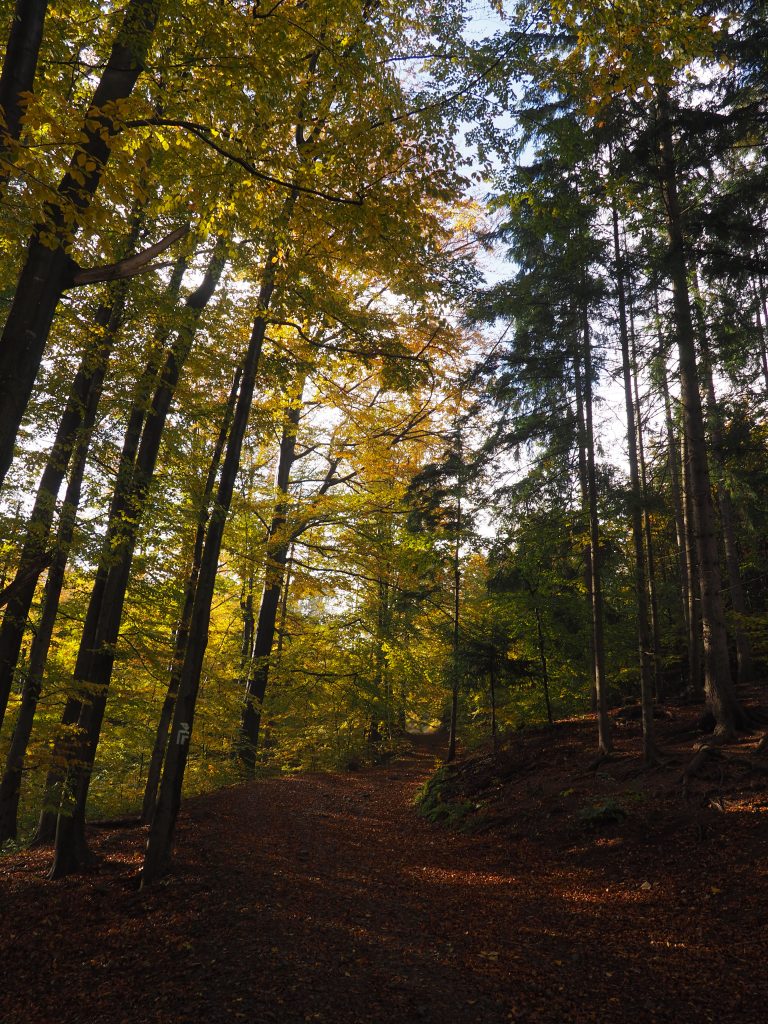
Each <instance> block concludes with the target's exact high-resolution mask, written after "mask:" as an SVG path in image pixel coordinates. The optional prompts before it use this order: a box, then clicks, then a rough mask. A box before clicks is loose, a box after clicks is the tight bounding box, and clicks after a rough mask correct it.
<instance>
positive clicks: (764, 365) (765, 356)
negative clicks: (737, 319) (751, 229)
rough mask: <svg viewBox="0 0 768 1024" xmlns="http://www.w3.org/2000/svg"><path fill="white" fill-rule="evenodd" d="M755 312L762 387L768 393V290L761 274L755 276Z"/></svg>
mask: <svg viewBox="0 0 768 1024" xmlns="http://www.w3.org/2000/svg"><path fill="white" fill-rule="evenodd" d="M761 311H762V315H761ZM755 312H756V317H757V333H758V337H759V339H760V369H761V370H762V372H763V388H764V390H765V393H766V395H768V349H766V337H767V336H768V291H767V290H766V287H765V280H764V279H763V275H762V274H758V276H757V289H756V294H755Z"/></svg>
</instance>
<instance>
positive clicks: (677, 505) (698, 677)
mask: <svg viewBox="0 0 768 1024" xmlns="http://www.w3.org/2000/svg"><path fill="white" fill-rule="evenodd" d="M657 318H658V301H657ZM659 344H660V349H659V369H660V375H659V384H660V386H661V391H662V396H663V399H664V422H665V426H666V433H667V460H668V464H669V475H670V480H671V484H672V511H673V514H674V520H675V537H676V541H677V553H678V560H679V571H680V591H681V599H682V609H683V622H684V624H685V631H686V644H687V648H688V691H689V693H690V694H691V695H692V696H695V697H698V696H699V695H702V694H703V677H702V669H701V616H700V613H699V607H700V606H699V598H698V593H699V585H698V577H697V574H696V559H695V557H694V553H693V535H692V532H691V529H690V526H691V524H690V515H689V511H688V501H687V494H688V488H687V486H686V485H685V466H686V464H687V462H686V459H685V453H684V438H682V439H681V443H680V445H678V443H677V440H676V438H675V428H674V422H673V419H672V402H671V399H670V395H669V384H668V382H667V367H666V359H665V356H664V349H663V345H662V342H661V339H660V341H659ZM678 452H680V454H681V455H682V458H681V459H680V458H679V457H678ZM681 467H682V476H683V479H682V480H681Z"/></svg>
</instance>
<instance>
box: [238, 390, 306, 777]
mask: <svg viewBox="0 0 768 1024" xmlns="http://www.w3.org/2000/svg"><path fill="white" fill-rule="evenodd" d="M301 383H302V388H303V379H302V382H301ZM300 416H301V394H299V399H298V401H297V402H296V403H295V404H293V405H291V407H290V408H289V409H288V410H287V412H286V414H285V419H284V421H283V432H282V437H281V439H280V455H279V458H278V462H277V479H276V481H275V489H276V491H277V501H276V503H275V508H274V512H273V514H272V521H271V522H270V524H269V532H268V534H267V550H266V556H265V565H264V589H263V590H262V594H261V600H260V602H259V614H258V620H257V626H256V634H255V640H254V643H253V648H252V651H250V657H249V659H248V663H249V672H248V677H247V680H246V686H245V696H244V701H243V710H242V713H241V718H240V735H239V738H238V743H237V749H238V754H239V757H240V760H241V761H242V763H243V766H244V767H245V769H246V770H247V771H249V772H252V771H253V770H254V768H255V767H256V748H257V746H258V742H259V727H260V724H261V707H262V703H263V701H264V695H265V693H266V690H267V683H268V681H269V658H270V655H271V653H272V645H273V643H274V640H275V630H276V626H277V614H278V609H279V606H280V594H281V591H282V586H283V578H284V575H285V566H286V562H287V560H288V550H289V547H290V544H291V537H290V536H288V535H287V533H286V522H287V518H288V485H289V483H290V478H291V469H292V468H293V464H294V462H295V461H296V437H297V431H298V428H299V418H300Z"/></svg>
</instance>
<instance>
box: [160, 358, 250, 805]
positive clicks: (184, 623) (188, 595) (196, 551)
mask: <svg viewBox="0 0 768 1024" xmlns="http://www.w3.org/2000/svg"><path fill="white" fill-rule="evenodd" d="M240 378H241V371H240V370H239V369H238V370H237V371H236V373H235V377H234V380H233V382H232V388H231V390H230V392H229V397H228V399H227V404H226V407H225V410H224V417H223V419H222V422H221V428H220V430H219V435H218V437H217V438H216V444H215V445H214V448H213V454H212V455H211V462H210V465H209V466H208V475H207V476H206V479H205V487H204V488H203V495H202V498H201V501H200V507H199V508H198V512H197V526H196V529H195V542H194V545H193V548H192V566H191V568H190V571H189V576H188V577H187V584H186V587H185V589H184V600H183V603H182V610H181V615H180V617H179V626H178V629H177V630H176V636H175V638H174V644H173V657H172V659H171V675H170V679H169V682H168V691H167V693H166V695H165V700H164V701H163V707H162V709H161V711H160V719H159V721H158V724H157V732H156V734H155V742H154V745H153V747H152V755H151V757H150V760H149V768H148V770H147V782H146V786H145V787H144V801H143V804H142V808H141V820H142V821H143V822H144V824H145V825H148V824H149V822H150V821H151V820H152V815H153V814H154V813H155V805H156V803H157V787H158V785H159V783H160V774H161V772H162V768H163V760H164V758H165V751H166V749H167V747H168V730H169V728H170V725H171V717H172V716H173V708H174V705H175V704H176V697H177V695H178V692H179V680H180V678H181V668H182V665H183V664H184V655H185V653H186V650H187V643H188V642H189V630H190V625H191V620H192V609H193V607H194V603H195V593H196V590H197V580H198V577H199V575H200V561H201V558H202V554H203V545H204V543H205V529H206V526H207V524H208V516H209V515H210V510H211V499H212V497H213V490H214V487H215V486H216V477H217V475H218V472H219V465H220V464H221V456H222V452H223V451H224V445H225V444H226V441H227V435H228V434H229V428H230V425H231V423H232V415H233V413H234V410H235V402H236V401H237V392H238V389H239V387H240Z"/></svg>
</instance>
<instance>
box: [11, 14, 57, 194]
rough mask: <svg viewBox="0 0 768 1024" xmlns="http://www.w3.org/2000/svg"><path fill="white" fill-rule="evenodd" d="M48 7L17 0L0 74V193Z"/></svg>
mask: <svg viewBox="0 0 768 1024" xmlns="http://www.w3.org/2000/svg"><path fill="white" fill-rule="evenodd" d="M47 8H48V0H16V7H15V9H14V12H13V19H12V21H11V31H10V33H9V35H8V45H7V47H6V50H5V57H4V58H3V70H2V74H0V123H1V122H2V121H5V127H4V128H0V191H1V190H2V189H3V187H4V185H5V183H6V181H7V180H8V178H9V176H10V167H11V164H12V163H13V160H14V152H13V148H14V147H13V144H14V143H15V142H18V140H19V137H20V136H21V118H22V116H23V113H24V102H23V100H22V96H23V94H24V93H29V92H32V89H33V86H34V84H35V71H36V70H37V58H38V54H39V53H40V44H41V42H42V40H43V25H44V24H45V13H46V10H47Z"/></svg>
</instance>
